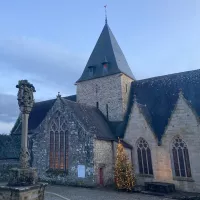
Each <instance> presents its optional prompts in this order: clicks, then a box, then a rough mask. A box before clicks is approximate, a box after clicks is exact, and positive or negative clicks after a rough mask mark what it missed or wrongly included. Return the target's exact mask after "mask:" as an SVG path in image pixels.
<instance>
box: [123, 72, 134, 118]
mask: <svg viewBox="0 0 200 200" xmlns="http://www.w3.org/2000/svg"><path fill="white" fill-rule="evenodd" d="M132 82H133V80H132V79H131V78H129V77H128V76H126V75H124V74H122V76H121V87H122V105H123V114H125V113H126V110H127V106H128V100H129V94H130V90H131V83H132Z"/></svg>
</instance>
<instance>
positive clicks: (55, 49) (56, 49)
mask: <svg viewBox="0 0 200 200" xmlns="http://www.w3.org/2000/svg"><path fill="white" fill-rule="evenodd" d="M0 60H1V63H0V72H2V71H3V72H2V73H4V74H5V75H6V76H15V77H16V75H17V74H18V75H19V74H20V76H21V79H22V78H23V77H29V79H32V80H33V81H35V82H32V83H33V84H34V85H35V84H36V85H37V86H39V87H40V86H42V87H43V89H44V88H48V89H47V90H51V89H50V88H52V91H54V90H55V89H56V91H57V92H58V91H60V92H61V91H65V90H66V91H67V92H66V93H74V92H75V87H74V86H73V85H74V83H75V81H76V80H77V79H78V78H79V76H80V74H81V72H82V70H83V67H84V65H85V61H86V60H85V59H84V58H83V57H81V56H77V55H75V54H73V53H70V52H68V51H67V50H66V49H65V48H63V47H61V46H58V45H54V44H51V43H48V42H45V41H42V40H39V39H35V38H26V37H19V38H10V39H1V40H0ZM11 72H12V73H11ZM13 72H14V73H13ZM17 77H19V76H17ZM1 82H2V81H1ZM44 86H45V87H44ZM36 89H37V87H36ZM43 94H44V95H45V90H44V91H43ZM54 96H55V94H54Z"/></svg>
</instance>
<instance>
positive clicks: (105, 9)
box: [104, 5, 108, 24]
mask: <svg viewBox="0 0 200 200" xmlns="http://www.w3.org/2000/svg"><path fill="white" fill-rule="evenodd" d="M106 7H107V5H105V6H104V8H105V24H107V22H108V20H107V9H106Z"/></svg>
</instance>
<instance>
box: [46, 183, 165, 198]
mask: <svg viewBox="0 0 200 200" xmlns="http://www.w3.org/2000/svg"><path fill="white" fill-rule="evenodd" d="M45 200H167V199H166V198H164V197H158V196H151V195H145V194H139V193H132V194H130V193H125V192H117V191H107V190H105V189H88V188H79V187H67V186H50V185H49V186H48V187H47V188H46V194H45Z"/></svg>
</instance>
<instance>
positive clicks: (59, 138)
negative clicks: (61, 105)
mask: <svg viewBox="0 0 200 200" xmlns="http://www.w3.org/2000/svg"><path fill="white" fill-rule="evenodd" d="M66 129H67V125H66V121H65V117H64V116H63V115H61V114H60V112H57V113H56V116H55V118H54V119H52V121H51V124H50V154H49V166H50V169H60V170H67V167H68V131H67V130H66Z"/></svg>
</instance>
